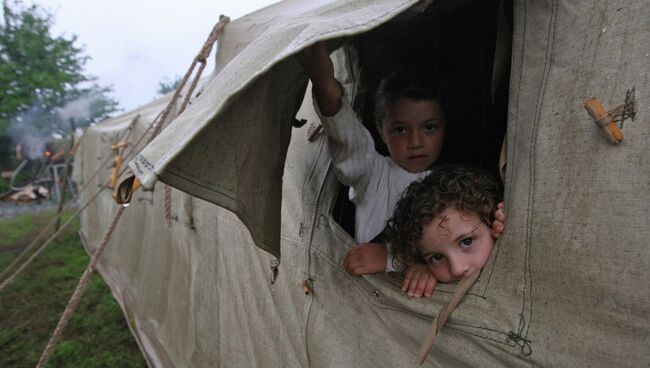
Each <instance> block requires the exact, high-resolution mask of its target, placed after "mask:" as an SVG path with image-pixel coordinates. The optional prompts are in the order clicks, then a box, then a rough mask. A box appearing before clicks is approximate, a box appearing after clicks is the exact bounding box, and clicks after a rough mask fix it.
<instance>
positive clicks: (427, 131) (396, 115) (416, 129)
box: [381, 98, 445, 173]
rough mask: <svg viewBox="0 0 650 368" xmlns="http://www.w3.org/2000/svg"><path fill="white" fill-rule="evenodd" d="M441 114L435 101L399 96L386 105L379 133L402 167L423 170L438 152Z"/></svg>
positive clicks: (440, 145) (440, 146)
mask: <svg viewBox="0 0 650 368" xmlns="http://www.w3.org/2000/svg"><path fill="white" fill-rule="evenodd" d="M444 135H445V118H444V115H443V113H442V107H441V106H440V104H439V103H438V102H436V101H428V100H411V99H408V98H401V99H399V100H397V101H395V102H393V103H392V104H390V105H388V106H387V107H386V116H385V117H384V119H383V120H382V122H381V137H382V139H383V140H384V143H386V146H388V152H389V153H390V155H391V157H392V158H393V160H395V162H396V163H397V164H398V165H400V166H401V167H402V168H404V169H406V170H408V171H410V172H413V173H418V172H422V171H425V170H427V169H428V168H429V166H431V164H433V163H434V162H435V161H436V160H437V159H438V157H439V156H440V151H441V150H442V140H443V138H444Z"/></svg>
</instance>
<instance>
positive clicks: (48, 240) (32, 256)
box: [0, 185, 106, 291]
mask: <svg viewBox="0 0 650 368" xmlns="http://www.w3.org/2000/svg"><path fill="white" fill-rule="evenodd" d="M104 188H106V185H104V186H102V187H101V188H100V189H99V190H98V191H97V192H96V193H95V194H94V195H93V196H92V198H90V200H89V201H88V202H86V204H85V205H84V206H82V207H79V209H78V210H77V211H76V212H75V213H74V215H72V216H71V217H70V218H69V219H68V221H66V222H65V223H64V224H63V226H61V227H60V228H59V230H57V231H56V232H55V233H54V234H52V236H50V237H49V238H48V239H47V240H46V241H45V243H43V245H41V247H40V248H38V250H36V251H35V252H34V253H32V255H31V256H30V257H29V258H28V259H27V260H26V261H25V262H24V263H23V264H22V265H21V266H20V267H18V268H17V269H16V271H14V273H12V274H11V276H9V277H8V278H7V279H6V280H5V281H3V282H2V284H0V291H2V290H4V289H5V288H6V287H7V286H8V285H9V284H11V283H12V282H14V280H15V279H16V277H17V276H18V275H19V274H20V273H21V272H23V270H25V268H26V267H27V266H29V264H31V263H32V261H33V260H34V259H36V257H38V256H39V255H40V254H41V253H43V251H44V250H45V248H47V246H48V245H50V243H51V242H52V241H54V239H56V238H57V237H58V236H59V235H60V234H61V233H62V232H63V231H64V230H65V229H66V228H67V227H68V226H69V225H70V224H71V223H72V221H74V220H75V219H76V218H77V216H79V214H80V213H81V211H83V210H85V209H86V208H87V207H88V206H89V205H90V204H91V203H92V202H93V201H94V200H95V198H97V196H98V195H99V193H101V191H102V190H103V189H104ZM52 224H53V223H52ZM32 244H36V242H35V241H34V242H32ZM32 244H30V246H32ZM8 269H9V268H7V270H8Z"/></svg>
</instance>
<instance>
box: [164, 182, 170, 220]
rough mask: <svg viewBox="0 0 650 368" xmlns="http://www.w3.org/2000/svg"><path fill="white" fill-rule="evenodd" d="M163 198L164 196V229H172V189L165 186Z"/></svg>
mask: <svg viewBox="0 0 650 368" xmlns="http://www.w3.org/2000/svg"><path fill="white" fill-rule="evenodd" d="M164 196H165V227H166V228H168V229H169V228H170V227H172V187H170V186H169V185H165V187H164Z"/></svg>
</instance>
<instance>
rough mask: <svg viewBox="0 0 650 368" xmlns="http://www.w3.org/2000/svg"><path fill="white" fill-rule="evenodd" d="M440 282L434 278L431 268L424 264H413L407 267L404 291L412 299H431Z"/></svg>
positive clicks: (403, 284) (403, 285)
mask: <svg viewBox="0 0 650 368" xmlns="http://www.w3.org/2000/svg"><path fill="white" fill-rule="evenodd" d="M437 284H438V280H436V278H435V277H434V276H433V274H432V273H431V270H429V267H428V266H427V265H425V264H422V263H412V264H410V265H408V266H406V271H405V272H404V282H403V283H402V291H404V292H405V293H406V295H408V296H410V297H412V298H421V297H423V296H424V297H427V298H428V297H430V296H431V294H433V289H435V288H436V285H437Z"/></svg>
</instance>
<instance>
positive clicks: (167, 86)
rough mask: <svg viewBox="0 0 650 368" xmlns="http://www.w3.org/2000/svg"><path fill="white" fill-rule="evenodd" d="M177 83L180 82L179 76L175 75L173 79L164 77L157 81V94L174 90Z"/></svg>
mask: <svg viewBox="0 0 650 368" xmlns="http://www.w3.org/2000/svg"><path fill="white" fill-rule="evenodd" d="M179 84H181V78H180V77H176V78H175V79H174V80H170V79H169V78H164V79H163V80H161V81H160V82H158V94H159V95H161V96H162V95H166V94H168V93H169V92H173V91H175V90H176V88H177V87H178V85H179Z"/></svg>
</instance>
